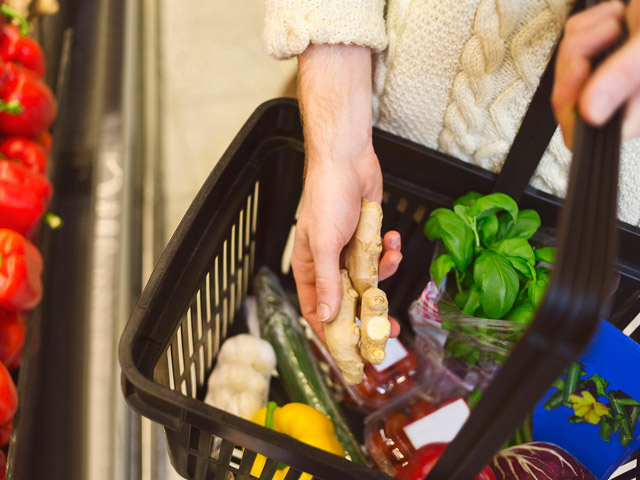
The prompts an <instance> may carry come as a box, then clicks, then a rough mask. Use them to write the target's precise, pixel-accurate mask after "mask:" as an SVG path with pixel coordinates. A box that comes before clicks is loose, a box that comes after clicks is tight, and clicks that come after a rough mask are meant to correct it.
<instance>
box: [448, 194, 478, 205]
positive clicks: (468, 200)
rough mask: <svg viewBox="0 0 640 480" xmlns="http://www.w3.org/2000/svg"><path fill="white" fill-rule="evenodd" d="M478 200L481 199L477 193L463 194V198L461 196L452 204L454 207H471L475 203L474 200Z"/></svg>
mask: <svg viewBox="0 0 640 480" xmlns="http://www.w3.org/2000/svg"><path fill="white" fill-rule="evenodd" d="M479 198H482V194H481V193H478V192H469V193H465V194H464V195H463V196H461V197H460V198H458V199H457V200H456V201H455V202H454V204H453V205H454V206H455V205H464V206H465V207H470V206H472V205H473V204H474V203H476V200H478V199H479Z"/></svg>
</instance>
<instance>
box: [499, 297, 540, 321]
mask: <svg viewBox="0 0 640 480" xmlns="http://www.w3.org/2000/svg"><path fill="white" fill-rule="evenodd" d="M535 314H536V311H535V310H534V308H533V305H531V302H525V303H523V304H522V305H518V306H517V307H516V308H514V309H513V310H511V312H510V313H509V315H507V316H506V317H505V320H509V321H512V322H518V323H529V322H530V321H531V320H533V317H534V316H535Z"/></svg>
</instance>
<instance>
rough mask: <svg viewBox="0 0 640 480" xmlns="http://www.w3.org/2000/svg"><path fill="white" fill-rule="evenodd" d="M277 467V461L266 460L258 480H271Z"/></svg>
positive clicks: (278, 463)
mask: <svg viewBox="0 0 640 480" xmlns="http://www.w3.org/2000/svg"><path fill="white" fill-rule="evenodd" d="M278 465H280V462H278V461H277V460H274V459H273V458H267V461H266V462H265V464H264V467H263V468H262V473H261V474H260V480H271V479H272V478H273V476H274V474H275V473H276V471H277V470H278Z"/></svg>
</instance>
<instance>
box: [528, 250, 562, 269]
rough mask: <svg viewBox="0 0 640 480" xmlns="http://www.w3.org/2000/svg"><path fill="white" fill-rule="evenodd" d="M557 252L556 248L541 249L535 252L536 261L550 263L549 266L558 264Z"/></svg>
mask: <svg viewBox="0 0 640 480" xmlns="http://www.w3.org/2000/svg"><path fill="white" fill-rule="evenodd" d="M556 252H557V249H556V247H541V248H536V249H535V250H534V251H533V253H534V255H535V257H536V261H538V262H544V263H548V264H549V265H554V264H555V263H556Z"/></svg>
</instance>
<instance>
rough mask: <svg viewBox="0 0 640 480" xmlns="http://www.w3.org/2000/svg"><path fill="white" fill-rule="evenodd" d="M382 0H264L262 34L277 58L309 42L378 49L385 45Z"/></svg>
mask: <svg viewBox="0 0 640 480" xmlns="http://www.w3.org/2000/svg"><path fill="white" fill-rule="evenodd" d="M384 4H385V0H267V14H266V18H265V28H264V38H265V43H266V45H267V50H268V51H269V53H270V54H271V55H273V56H274V57H276V58H290V57H293V56H295V55H298V54H299V53H302V52H303V51H304V50H305V49H306V48H307V46H308V45H309V44H310V43H315V44H321V43H328V44H336V43H346V44H353V45H362V46H367V47H370V48H371V49H372V50H373V51H376V52H379V51H381V50H384V49H385V48H386V46H387V35H386V31H385V22H384Z"/></svg>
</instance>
